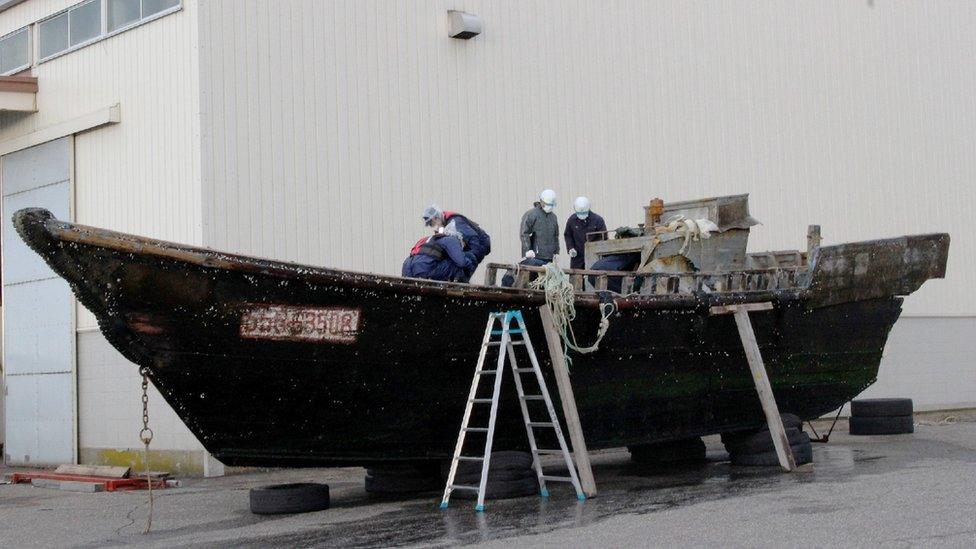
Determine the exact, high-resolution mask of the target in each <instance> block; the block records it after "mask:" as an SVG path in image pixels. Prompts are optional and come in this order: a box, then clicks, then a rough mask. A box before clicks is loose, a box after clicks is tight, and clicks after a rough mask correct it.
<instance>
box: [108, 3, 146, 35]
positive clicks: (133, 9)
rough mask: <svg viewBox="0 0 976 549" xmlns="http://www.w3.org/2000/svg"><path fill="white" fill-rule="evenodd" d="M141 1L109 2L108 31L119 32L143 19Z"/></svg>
mask: <svg viewBox="0 0 976 549" xmlns="http://www.w3.org/2000/svg"><path fill="white" fill-rule="evenodd" d="M140 8H141V6H140V2H139V0H108V31H109V32H112V31H114V30H118V29H120V28H122V27H124V26H126V25H128V24H129V23H133V22H135V21H138V20H139V18H140V17H142V14H141V11H140Z"/></svg>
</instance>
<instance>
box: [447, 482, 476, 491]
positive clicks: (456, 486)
mask: <svg viewBox="0 0 976 549" xmlns="http://www.w3.org/2000/svg"><path fill="white" fill-rule="evenodd" d="M480 489H481V488H479V487H477V486H466V485H464V484H452V485H451V490H471V491H472V492H477V491H478V490H480Z"/></svg>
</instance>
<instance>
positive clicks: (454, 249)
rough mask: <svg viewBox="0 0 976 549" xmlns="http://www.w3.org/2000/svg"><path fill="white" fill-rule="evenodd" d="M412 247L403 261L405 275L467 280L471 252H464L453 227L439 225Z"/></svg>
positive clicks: (431, 278) (454, 280)
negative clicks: (436, 229) (436, 230)
mask: <svg viewBox="0 0 976 549" xmlns="http://www.w3.org/2000/svg"><path fill="white" fill-rule="evenodd" d="M415 249H416V250H417V252H416V253H413V251H412V250H411V254H410V255H409V256H408V257H407V259H406V260H405V261H404V262H403V268H402V270H401V274H402V275H403V276H405V277H410V278H426V279H428V280H442V281H445V282H466V281H467V280H468V279H469V278H470V277H471V275H470V273H471V272H474V266H475V262H474V254H473V253H471V252H465V251H464V245H463V244H462V236H461V234H460V233H459V232H457V231H456V230H455V229H454V228H447V227H441V228H440V229H438V232H437V233H436V234H434V235H433V236H431V237H429V238H427V239H426V240H425V241H424V242H423V243H418V246H416V247H415Z"/></svg>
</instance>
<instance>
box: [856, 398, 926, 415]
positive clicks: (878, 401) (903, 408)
mask: <svg viewBox="0 0 976 549" xmlns="http://www.w3.org/2000/svg"><path fill="white" fill-rule="evenodd" d="M912 412H914V407H913V405H912V399H910V398H865V399H862V400H852V401H851V416H852V417H891V416H910V415H912Z"/></svg>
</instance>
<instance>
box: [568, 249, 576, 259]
mask: <svg viewBox="0 0 976 549" xmlns="http://www.w3.org/2000/svg"><path fill="white" fill-rule="evenodd" d="M569 257H576V248H570V249H569Z"/></svg>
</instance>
